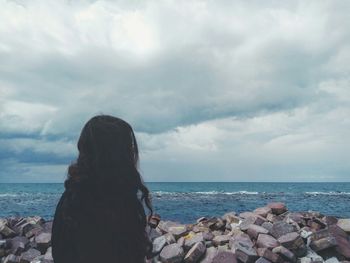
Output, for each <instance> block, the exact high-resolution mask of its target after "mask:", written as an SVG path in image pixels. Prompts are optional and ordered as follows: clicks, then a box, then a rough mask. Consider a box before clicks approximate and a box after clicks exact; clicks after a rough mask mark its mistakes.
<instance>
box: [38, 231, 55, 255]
mask: <svg viewBox="0 0 350 263" xmlns="http://www.w3.org/2000/svg"><path fill="white" fill-rule="evenodd" d="M35 242H36V244H37V246H38V250H39V251H40V252H41V253H45V252H46V250H47V249H48V247H50V246H51V233H45V232H42V233H40V234H39V235H37V236H36V237H35Z"/></svg>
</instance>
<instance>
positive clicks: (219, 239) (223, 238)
mask: <svg viewBox="0 0 350 263" xmlns="http://www.w3.org/2000/svg"><path fill="white" fill-rule="evenodd" d="M231 237H232V236H231V235H220V236H216V237H214V238H213V240H212V242H213V244H214V246H222V245H224V244H227V243H228V242H229V241H230V239H231Z"/></svg>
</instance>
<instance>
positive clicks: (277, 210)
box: [267, 202, 287, 215]
mask: <svg viewBox="0 0 350 263" xmlns="http://www.w3.org/2000/svg"><path fill="white" fill-rule="evenodd" d="M267 207H269V208H271V211H272V214H275V215H280V214H283V213H284V212H286V211H287V207H286V205H285V204H284V203H279V202H276V203H269V204H268V205H267Z"/></svg>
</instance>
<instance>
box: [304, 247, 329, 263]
mask: <svg viewBox="0 0 350 263" xmlns="http://www.w3.org/2000/svg"><path fill="white" fill-rule="evenodd" d="M298 261H300V262H306V263H308V262H309V263H312V262H318V263H323V258H322V257H321V256H320V255H318V254H316V253H315V252H314V251H312V250H310V249H308V250H307V254H306V255H305V256H304V257H302V258H300V259H299V260H298Z"/></svg>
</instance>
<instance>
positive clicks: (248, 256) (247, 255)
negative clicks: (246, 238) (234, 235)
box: [236, 243, 258, 263]
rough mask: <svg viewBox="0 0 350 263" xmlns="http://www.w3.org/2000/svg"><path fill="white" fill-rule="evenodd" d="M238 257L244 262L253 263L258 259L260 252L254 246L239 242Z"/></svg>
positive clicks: (237, 247)
mask: <svg viewBox="0 0 350 263" xmlns="http://www.w3.org/2000/svg"><path fill="white" fill-rule="evenodd" d="M236 258H237V259H239V260H240V261H241V262H243V263H253V262H255V261H256V260H257V259H258V254H257V253H256V250H255V249H254V248H253V247H250V246H248V245H246V244H244V243H238V244H237V245H236Z"/></svg>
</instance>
